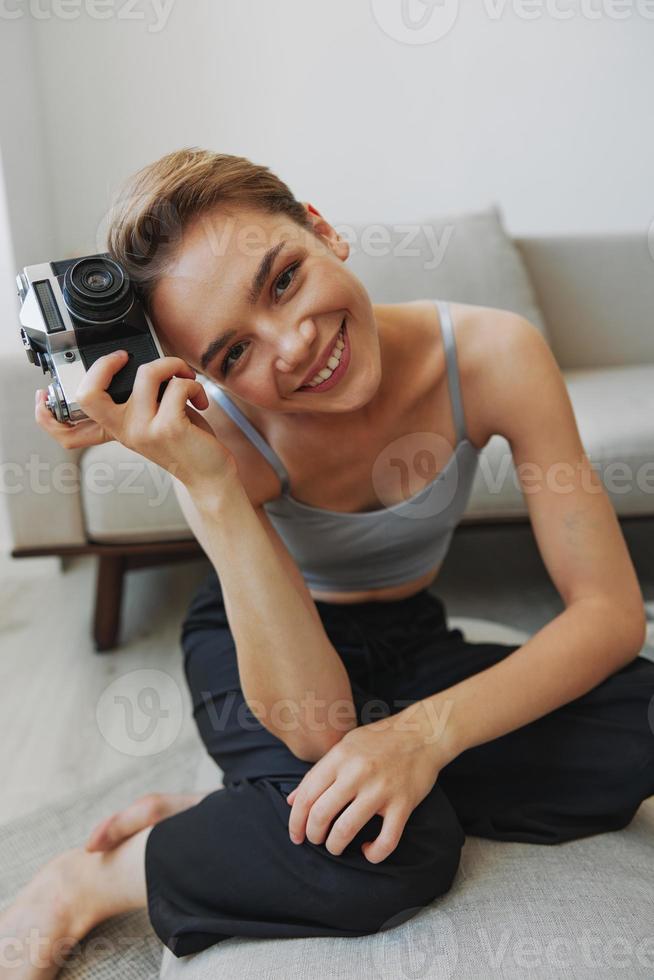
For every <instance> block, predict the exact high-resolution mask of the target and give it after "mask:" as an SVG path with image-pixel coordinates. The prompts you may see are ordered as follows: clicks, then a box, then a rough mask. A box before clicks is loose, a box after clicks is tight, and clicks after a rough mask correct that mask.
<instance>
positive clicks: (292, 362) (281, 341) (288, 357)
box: [276, 320, 316, 374]
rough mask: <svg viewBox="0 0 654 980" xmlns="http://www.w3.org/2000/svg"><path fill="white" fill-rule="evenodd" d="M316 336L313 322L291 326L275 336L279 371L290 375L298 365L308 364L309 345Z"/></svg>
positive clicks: (306, 321) (304, 321) (307, 321)
mask: <svg viewBox="0 0 654 980" xmlns="http://www.w3.org/2000/svg"><path fill="white" fill-rule="evenodd" d="M315 336H316V327H315V324H314V322H313V320H303V321H302V323H301V324H300V326H299V327H295V326H291V327H288V328H287V329H286V330H283V331H282V332H281V333H278V334H277V351H278V355H277V361H276V367H277V369H278V370H279V371H282V372H284V373H287V374H291V373H292V372H293V371H297V369H298V366H299V365H300V364H307V365H308V363H309V359H310V351H311V345H312V343H313V341H314V339H315Z"/></svg>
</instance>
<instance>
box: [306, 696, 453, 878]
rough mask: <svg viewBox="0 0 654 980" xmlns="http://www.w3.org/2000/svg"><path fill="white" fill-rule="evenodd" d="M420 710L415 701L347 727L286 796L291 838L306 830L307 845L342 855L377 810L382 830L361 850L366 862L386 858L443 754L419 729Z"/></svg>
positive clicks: (430, 782)
mask: <svg viewBox="0 0 654 980" xmlns="http://www.w3.org/2000/svg"><path fill="white" fill-rule="evenodd" d="M424 716H425V711H424V706H421V704H420V702H419V701H418V702H415V703H414V704H413V705H410V706H409V708H405V709H403V710H402V711H399V712H397V714H394V715H390V716H389V717H386V718H382V719H380V720H379V721H376V722H372V723H370V724H367V725H360V726H359V727H358V728H352V729H350V730H349V731H348V732H346V733H345V735H344V736H343V737H342V738H341V739H340V741H339V742H337V743H336V745H334V746H332V748H331V749H330V750H329V751H328V752H326V753H325V755H324V756H322V758H321V759H319V760H318V762H316V763H315V765H314V766H313V767H312V768H311V769H310V770H309V771H308V772H307V773H305V775H304V776H303V777H302V781H301V782H300V783H299V784H298V785H297V786H296V787H295V789H294V790H293V791H292V792H291V793H289V795H288V797H287V802H288V803H289V804H292V809H291V813H290V816H289V834H290V837H291V840H292V841H293V843H296V844H301V843H302V841H303V839H304V836H305V834H306V837H307V838H308V839H309V840H310V841H311V842H312V843H314V844H321V843H322V842H323V841H324V842H325V847H326V848H327V850H328V851H329V852H330V854H341V853H342V852H343V850H344V849H345V848H346V847H347V845H348V844H349V843H350V842H351V840H352V838H353V837H355V836H356V834H357V833H358V832H359V831H360V830H361V828H362V827H363V826H364V825H365V824H366V823H367V822H368V820H370V818H371V817H373V816H374V815H375V814H376V813H379V814H381V815H382V816H383V818H384V821H383V825H382V829H381V831H380V833H379V835H378V836H377V837H376V838H375V839H374V840H373V841H367V842H366V843H365V844H363V845H362V848H361V850H362V852H363V855H364V857H365V858H367V860H368V861H370V862H371V863H372V864H378V863H379V862H380V861H383V860H384V859H385V858H386V857H388V855H389V854H391V853H392V852H393V851H394V850H395V848H396V847H397V845H398V843H399V841H400V838H401V836H402V832H403V831H404V826H405V824H406V822H407V820H408V819H409V816H410V815H411V813H412V812H413V810H414V809H415V808H416V807H417V806H418V804H419V803H420V802H421V801H422V800H423V799H424V798H425V796H426V795H427V793H429V791H430V790H431V789H432V787H433V785H434V783H435V782H436V779H437V777H438V774H439V772H440V770H441V769H442V768H443V767H444V766H445V765H446V764H447V762H449V761H450V758H449V757H448V756H447V753H446V751H445V746H444V744H443V747H442V748H439V745H438V744H437V743H435V742H434V740H433V739H431V740H430V739H429V737H428V735H427V734H426V727H425V726H426V719H425V717H424ZM348 804H349V806H348ZM345 807H346V808H347V809H344V808H345ZM341 810H343V813H341V814H340V816H339V817H338V819H337V820H336V821H335V823H334V824H333V826H332V827H331V830H330V829H329V828H330V825H331V823H332V821H333V820H334V817H335V816H336V815H337V814H338V813H340V811H341ZM325 837H326V840H325ZM294 838H295V839H294Z"/></svg>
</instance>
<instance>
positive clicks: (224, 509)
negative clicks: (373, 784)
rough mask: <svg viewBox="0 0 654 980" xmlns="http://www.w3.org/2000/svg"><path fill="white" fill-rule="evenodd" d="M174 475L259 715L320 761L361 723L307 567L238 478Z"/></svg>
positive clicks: (305, 755)
mask: <svg viewBox="0 0 654 980" xmlns="http://www.w3.org/2000/svg"><path fill="white" fill-rule="evenodd" d="M173 481H174V485H175V490H176V493H177V496H178V499H179V501H180V506H181V507H182V510H183V512H184V515H185V517H186V519H187V521H188V523H189V525H190V527H191V529H192V530H193V532H194V534H195V536H196V538H197V539H198V541H199V543H200V544H201V546H202V548H203V549H204V551H205V553H206V555H207V557H208V558H209V560H210V561H211V563H212V564H213V566H214V568H215V570H216V574H217V575H218V578H219V580H220V585H221V588H222V592H223V597H224V601H225V611H226V613H227V617H228V619H229V624H230V627H231V631H232V634H233V636H234V641H235V644H236V652H237V657H238V667H239V674H240V680H241V687H242V690H243V694H244V696H245V699H246V701H247V703H248V705H249V707H250V709H251V711H252V712H253V714H254V715H256V716H257V718H258V719H259V721H260V722H261V724H262V725H264V727H265V728H267V729H268V731H270V732H272V733H273V734H274V735H276V736H277V737H278V738H280V739H281V740H282V741H283V742H285V744H286V745H288V747H289V748H290V750H291V751H292V752H293V753H294V755H296V756H297V757H298V758H300V759H303V760H304V761H306V762H315V761H316V760H317V759H319V758H321V756H323V755H324V754H325V752H327V751H328V750H329V749H330V748H331V746H332V745H334V744H335V743H336V742H338V741H339V740H340V739H341V738H342V737H343V735H344V733H345V732H346V731H348V730H349V729H351V728H354V727H355V726H356V712H355V709H354V705H353V703H352V688H351V685H350V680H349V677H348V674H347V670H346V668H345V665H344V664H343V661H342V660H341V657H340V656H339V654H338V652H337V650H336V649H335V648H334V646H333V645H332V643H331V642H330V640H329V638H328V636H327V634H326V633H325V629H324V627H323V625H322V621H321V619H320V616H319V615H318V612H317V609H316V606H315V603H314V601H313V598H312V596H311V594H310V592H309V590H308V589H307V587H306V584H305V582H304V579H303V578H302V575H301V574H300V571H299V569H298V568H297V565H296V564H295V562H294V561H293V559H292V557H291V555H290V554H289V552H288V550H287V549H286V547H285V545H284V543H283V542H282V540H281V539H280V538H279V535H278V534H277V532H276V531H275V529H274V528H273V527H272V525H271V524H270V521H269V520H268V517H267V515H266V513H265V511H264V510H263V508H262V507H259V506H256V507H255V506H254V505H253V504H252V502H251V501H250V499H249V497H248V495H247V493H246V490H245V487H244V486H243V483H242V481H241V480H240V479H239V478H238V477H234V478H232V479H231V481H230V483H229V484H228V485H225V483H224V481H223V482H221V484H220V492H219V493H211V494H208V493H207V492H206V490H205V489H200V488H198V489H197V490H194V489H193V487H192V486H190V487H187V486H185V485H183V484H181V483H180V482H179V481H178V480H176V479H175V478H174V477H173Z"/></svg>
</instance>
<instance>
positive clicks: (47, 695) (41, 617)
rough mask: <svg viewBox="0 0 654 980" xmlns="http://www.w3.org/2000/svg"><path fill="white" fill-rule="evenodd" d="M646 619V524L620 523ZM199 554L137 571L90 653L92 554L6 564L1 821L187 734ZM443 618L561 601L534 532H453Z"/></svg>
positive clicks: (0, 673) (653, 597) (528, 618)
mask: <svg viewBox="0 0 654 980" xmlns="http://www.w3.org/2000/svg"><path fill="white" fill-rule="evenodd" d="M623 531H624V534H625V539H626V541H627V544H628V546H629V549H630V553H631V555H632V558H633V560H634V564H635V565H636V569H637V571H638V574H639V579H640V582H641V587H642V590H643V594H644V597H645V599H646V601H647V603H648V606H649V609H650V611H651V616H652V631H651V632H652V635H651V640H650V641H649V642H650V643H651V646H652V648H653V653H654V520H652V521H638V522H632V523H629V522H625V523H624V524H623ZM209 567H210V566H209V564H208V562H207V561H206V559H201V560H198V561H194V562H189V563H185V564H180V565H176V566H175V565H169V566H163V567H161V568H158V569H142V570H139V571H135V572H131V573H130V574H129V576H128V580H127V587H126V590H125V593H126V594H125V603H124V610H123V618H122V628H121V637H120V646H119V648H118V649H117V650H116V651H115V652H114V653H108V654H97V653H95V652H94V648H93V643H92V640H91V636H90V626H91V618H92V600H93V589H94V564H93V559H91V558H88V557H81V558H76V559H72V560H69V561H68V562H67V563H66V566H65V569H64V570H62V567H61V563H60V561H59V560H58V559H54V558H52V559H50V558H48V559H22V560H20V561H17V560H11V559H9V558H8V557H6V556H3V557H2V558H0V623H2V628H1V631H0V717H1V718H2V720H3V725H2V738H1V739H0V773H1V774H2V785H3V792H2V798H1V801H0V822H4V821H6V820H9V819H11V818H13V817H16V816H19V815H21V814H23V813H26V812H28V811H30V810H32V809H34V808H36V807H38V806H41V805H43V804H44V803H47V801H48V799H52V798H54V797H55V796H58V795H61V794H63V793H67V792H74V791H75V790H76V789H80V788H81V787H87V786H88V785H89V784H91V783H92V782H94V781H97V780H99V779H101V778H103V777H104V776H107V775H110V774H113V773H116V772H119V771H120V770H121V768H123V767H125V764H126V763H127V762H129V763H132V762H133V760H134V758H135V757H142V758H143V759H144V764H147V758H148V756H152V755H154V754H156V753H157V752H158V751H160V750H162V749H163V748H167V747H168V745H170V744H172V742H173V741H174V740H175V739H176V738H178V737H180V736H184V735H186V734H188V733H191V732H193V731H194V725H193V720H192V718H191V714H190V702H189V698H188V693H187V689H186V685H185V681H184V677H183V672H182V665H181V656H180V646H179V627H180V624H181V621H182V619H183V616H184V612H185V610H186V607H187V605H188V602H189V600H190V597H191V595H192V593H193V591H194V589H195V588H196V586H197V584H199V582H200V581H201V580H202V579H203V578H204V576H205V575H206V573H207V571H208V569H209ZM432 591H434V592H436V594H437V595H439V596H440V597H441V598H442V599H443V601H444V602H445V606H446V609H447V611H448V614H449V615H450V616H475V617H480V618H484V619H490V620H494V621H496V622H504V623H509V624H511V625H513V626H516V627H518V628H520V629H525V630H527V631H529V632H535V631H536V630H538V629H539V628H540V627H541V626H543V625H544V624H545V623H546V622H548V621H549V620H550V619H552V618H553V617H554V616H555V615H556V614H557V613H558V612H560V611H561V609H562V608H563V607H562V604H561V602H560V600H559V597H558V595H557V593H556V590H555V589H554V587H553V586H552V584H551V582H550V580H549V577H548V575H547V572H546V570H545V568H544V566H543V563H542V561H541V559H540V556H539V553H538V549H537V547H536V544H535V540H534V538H533V534H532V531H531V528H530V526H529V525H528V524H524V525H505V526H494V527H491V526H489V525H487V526H481V527H473V526H467V527H466V526H465V525H461V526H460V527H459V529H458V530H457V533H456V535H455V538H454V541H453V544H452V547H451V549H450V553H449V555H448V557H447V561H446V563H445V565H444V567H443V570H442V572H441V576H440V578H439V580H438V582H437V583H435V584H434V586H433V587H432Z"/></svg>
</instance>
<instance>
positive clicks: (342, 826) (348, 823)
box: [325, 796, 390, 856]
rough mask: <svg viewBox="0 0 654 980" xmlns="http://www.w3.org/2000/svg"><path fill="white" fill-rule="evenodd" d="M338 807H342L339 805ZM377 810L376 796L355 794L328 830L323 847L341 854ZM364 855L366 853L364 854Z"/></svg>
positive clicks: (330, 851)
mask: <svg viewBox="0 0 654 980" xmlns="http://www.w3.org/2000/svg"><path fill="white" fill-rule="evenodd" d="M339 809H342V808H341V807H339ZM378 810H379V802H378V799H377V797H376V796H369V797H365V796H357V797H356V798H355V799H354V801H353V802H352V803H350V805H349V806H348V807H347V809H346V810H344V811H343V813H341V815H340V817H339V818H338V820H336V821H335V822H334V826H333V827H332V829H331V830H330V832H329V836H328V838H327V840H326V841H325V847H326V848H327V850H328V851H329V853H330V854H342V853H343V851H344V850H345V848H346V847H347V845H348V844H350V843H351V842H352V840H353V838H354V837H356V835H357V834H358V833H359V831H360V830H361V828H362V827H364V826H365V825H366V824H367V823H368V821H369V820H370V818H371V817H374V815H375V814H376V813H377V812H378ZM337 812H338V811H337ZM382 832H383V828H382ZM380 836H381V834H380ZM389 853H390V852H389ZM364 856H366V855H365V854H364Z"/></svg>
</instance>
